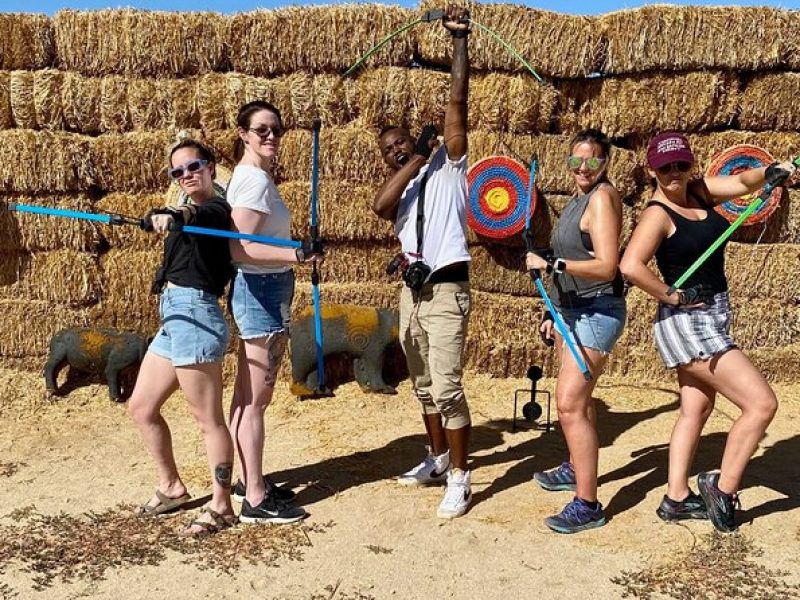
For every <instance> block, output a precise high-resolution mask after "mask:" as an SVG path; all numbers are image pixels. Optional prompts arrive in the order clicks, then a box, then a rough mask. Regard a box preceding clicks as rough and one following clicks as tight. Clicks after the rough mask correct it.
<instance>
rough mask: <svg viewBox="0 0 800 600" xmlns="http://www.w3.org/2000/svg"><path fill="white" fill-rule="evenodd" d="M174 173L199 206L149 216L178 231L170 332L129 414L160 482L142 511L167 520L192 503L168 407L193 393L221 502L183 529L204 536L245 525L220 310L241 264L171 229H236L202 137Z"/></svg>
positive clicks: (162, 277) (213, 240)
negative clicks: (237, 496) (238, 502)
mask: <svg viewBox="0 0 800 600" xmlns="http://www.w3.org/2000/svg"><path fill="white" fill-rule="evenodd" d="M169 167H170V168H169V175H170V177H171V178H172V179H173V180H174V181H177V182H178V184H179V185H180V187H181V189H182V190H183V192H184V193H185V194H186V195H187V197H188V198H189V201H188V203H186V204H184V205H182V206H175V207H167V208H164V209H157V210H154V211H151V212H150V213H148V215H147V216H146V217H145V225H146V226H148V227H149V228H151V229H152V230H154V231H156V232H158V233H167V232H169V233H168V235H167V237H166V241H165V243H164V259H163V262H162V264H161V267H160V268H159V269H158V272H157V273H156V277H155V281H154V283H153V292H154V293H160V294H161V299H160V308H159V314H160V320H161V327H160V328H159V330H158V333H156V335H155V337H154V338H153V341H152V343H151V344H150V347H149V348H148V350H147V354H145V357H144V360H143V361H142V365H141V369H140V370H139V376H138V378H137V380H136V386H135V388H134V390H133V394H132V395H131V398H130V401H129V402H128V412H129V413H130V415H131V417H132V418H133V420H134V422H135V423H136V425H137V426H138V428H139V432H140V433H141V435H142V438H143V439H144V442H145V444H146V445H147V448H148V450H149V451H150V453H151V454H152V456H153V459H154V461H155V463H156V468H157V470H158V478H159V484H158V488H157V489H156V492H155V495H154V496H153V497H152V498H151V499H150V500H149V501H148V502H146V503H145V504H144V505H142V506H141V507H140V508H139V510H138V513H139V514H140V515H142V516H146V515H159V514H163V513H166V512H170V511H173V510H176V509H178V508H179V507H180V506H181V505H183V504H186V503H187V502H188V501H189V500H190V497H189V494H188V493H187V490H186V486H185V485H184V483H183V481H182V480H181V478H180V475H179V474H178V468H177V466H176V464H175V456H174V454H173V451H172V439H171V436H170V430H169V426H168V425H167V422H166V421H165V420H164V417H163V416H162V414H161V407H162V406H163V404H164V403H165V402H166V401H167V399H168V398H169V397H170V396H171V395H172V393H173V392H174V391H175V390H176V389H178V387H180V388H181V390H183V393H184V395H185V396H186V400H187V401H188V403H189V408H190V409H191V411H192V415H193V416H194V418H195V420H196V421H197V423H198V425H199V427H200V430H201V431H202V433H203V440H204V442H205V446H206V453H207V455H208V464H209V468H210V471H211V476H212V484H213V494H212V498H211V503H210V504H209V505H208V507H207V508H205V509H204V510H203V512H202V513H201V515H200V516H199V517H198V519H197V520H195V521H193V522H192V523H191V524H190V525H189V526H188V527H187V528H186V529H185V530H184V531H183V533H184V534H185V535H189V536H201V535H207V534H210V533H215V532H216V531H218V530H220V529H224V528H225V527H229V526H230V525H231V524H233V523H234V522H235V521H236V516H235V515H234V513H233V507H232V506H231V497H230V487H231V473H232V467H233V446H232V444H231V439H230V436H229V434H228V429H227V427H226V424H225V416H224V412H223V409H222V357H223V354H224V352H225V348H226V346H227V345H228V326H227V324H226V323H225V319H224V318H223V315H222V310H221V309H220V306H219V297H220V296H221V295H222V294H223V292H224V289H225V286H226V285H227V283H228V281H229V280H230V278H231V275H232V267H231V261H230V253H229V250H228V241H227V240H226V239H224V238H217V237H209V236H194V235H190V234H186V233H183V232H182V231H170V226H171V225H173V224H192V225H197V226H201V227H210V228H214V229H224V230H227V229H229V228H230V224H231V216H230V215H231V210H230V206H228V203H227V202H225V200H224V198H221V197H220V196H218V195H217V192H216V191H215V189H214V173H215V171H214V167H215V161H214V157H213V155H212V153H211V151H210V150H208V149H207V148H206V147H205V146H203V145H202V144H200V143H198V142H196V141H194V140H184V141H182V142H180V143H179V144H177V145H176V146H174V147H173V149H172V151H171V153H170V159H169Z"/></svg>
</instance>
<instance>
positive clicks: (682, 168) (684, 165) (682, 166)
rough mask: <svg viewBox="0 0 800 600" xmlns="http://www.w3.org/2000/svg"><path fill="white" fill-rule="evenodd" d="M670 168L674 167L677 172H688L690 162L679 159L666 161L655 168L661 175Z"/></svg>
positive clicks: (670, 169) (690, 165) (669, 170)
mask: <svg viewBox="0 0 800 600" xmlns="http://www.w3.org/2000/svg"><path fill="white" fill-rule="evenodd" d="M672 169H675V170H676V171H678V172H679V173H688V172H689V171H690V170H691V169H692V163H690V162H686V161H685V160H679V161H677V162H671V163H667V164H666V165H661V166H660V167H658V168H657V169H656V171H658V172H659V173H661V174H662V175H666V174H668V173H671V172H672Z"/></svg>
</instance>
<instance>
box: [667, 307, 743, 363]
mask: <svg viewBox="0 0 800 600" xmlns="http://www.w3.org/2000/svg"><path fill="white" fill-rule="evenodd" d="M730 326H731V307H730V303H729V300H728V292H720V293H718V294H715V295H714V302H713V304H710V305H708V306H707V307H703V308H682V307H677V306H670V305H668V304H659V306H658V317H657V318H656V324H655V326H654V327H653V331H654V333H655V340H656V348H658V353H659V354H660V355H661V360H663V361H664V364H665V365H666V366H667V368H668V369H672V368H675V367H677V366H680V365H688V364H689V363H691V362H692V361H695V360H708V359H710V358H711V357H713V356H714V355H716V354H719V353H720V352H724V351H726V350H730V349H731V348H735V347H736V343H735V342H734V341H733V338H732V337H731V335H730Z"/></svg>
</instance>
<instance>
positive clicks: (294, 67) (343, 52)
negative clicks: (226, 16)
mask: <svg viewBox="0 0 800 600" xmlns="http://www.w3.org/2000/svg"><path fill="white" fill-rule="evenodd" d="M414 16H415V12H412V11H410V10H407V9H403V8H399V7H396V6H384V5H376V4H367V5H364V4H361V5H339V6H307V7H294V6H293V7H287V8H281V9H278V10H269V11H267V10H259V11H254V12H249V13H240V14H237V15H234V16H233V17H232V18H231V20H230V30H229V37H228V39H229V43H230V60H231V64H232V65H233V68H234V69H235V70H236V71H239V72H241V73H247V74H249V75H255V76H259V77H264V76H271V75H283V74H286V73H293V72H295V71H310V72H313V73H323V72H328V73H331V72H334V73H339V72H343V71H344V70H346V69H347V68H348V67H350V66H351V65H352V64H353V63H355V62H356V60H358V58H359V57H361V56H362V55H363V54H364V53H365V52H367V50H369V49H370V48H371V47H372V46H374V45H375V44H377V43H378V42H380V41H381V40H382V39H383V38H384V37H386V36H387V35H388V34H389V33H391V32H393V31H395V30H396V29H398V28H400V27H401V26H402V25H404V24H406V23H408V22H410V21H411V20H413V18H414ZM310 32H311V33H312V34H313V42H311V41H310V38H309V35H310ZM413 54H414V38H413V36H411V35H401V36H397V37H396V38H395V39H394V40H392V41H391V42H390V43H389V44H387V45H386V46H384V47H383V48H382V49H381V50H379V51H378V52H376V53H375V54H374V55H373V56H372V57H371V58H370V59H369V60H368V61H367V63H366V66H370V67H375V66H379V65H380V66H386V65H406V64H409V63H410V61H411V57H412V55H413Z"/></svg>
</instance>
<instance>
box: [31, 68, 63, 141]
mask: <svg viewBox="0 0 800 600" xmlns="http://www.w3.org/2000/svg"><path fill="white" fill-rule="evenodd" d="M63 84H64V73H62V72H61V71H57V70H55V69H45V70H43V71H36V72H35V73H34V75H33V104H34V108H35V110H36V123H37V124H38V126H39V127H41V128H42V129H63V128H64V110H63V107H62V96H61V88H62V86H63Z"/></svg>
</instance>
